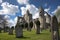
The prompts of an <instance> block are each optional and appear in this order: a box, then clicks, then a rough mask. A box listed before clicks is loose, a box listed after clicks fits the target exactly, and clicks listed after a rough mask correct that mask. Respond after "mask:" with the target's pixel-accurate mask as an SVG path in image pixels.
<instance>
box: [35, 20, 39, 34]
mask: <svg viewBox="0 0 60 40" xmlns="http://www.w3.org/2000/svg"><path fill="white" fill-rule="evenodd" d="M35 24H36V28H37V30H36V33H37V34H40V21H39V20H38V19H36V21H35Z"/></svg>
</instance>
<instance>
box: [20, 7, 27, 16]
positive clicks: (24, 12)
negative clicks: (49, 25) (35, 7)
mask: <svg viewBox="0 0 60 40" xmlns="http://www.w3.org/2000/svg"><path fill="white" fill-rule="evenodd" d="M21 13H22V15H24V14H26V8H25V7H21Z"/></svg>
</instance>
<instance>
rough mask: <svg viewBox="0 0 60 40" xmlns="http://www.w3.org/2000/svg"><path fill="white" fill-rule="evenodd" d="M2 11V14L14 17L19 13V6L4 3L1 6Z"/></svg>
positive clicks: (0, 12) (0, 11)
mask: <svg viewBox="0 0 60 40" xmlns="http://www.w3.org/2000/svg"><path fill="white" fill-rule="evenodd" d="M1 6H2V8H3V9H2V10H0V15H1V14H8V15H14V14H15V13H17V12H18V11H19V9H18V6H16V5H12V4H9V3H8V2H4V3H2V4H1Z"/></svg>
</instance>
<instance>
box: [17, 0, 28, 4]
mask: <svg viewBox="0 0 60 40" xmlns="http://www.w3.org/2000/svg"><path fill="white" fill-rule="evenodd" d="M28 1H29V0H17V2H18V3H19V4H28Z"/></svg>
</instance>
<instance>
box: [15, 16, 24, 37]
mask: <svg viewBox="0 0 60 40" xmlns="http://www.w3.org/2000/svg"><path fill="white" fill-rule="evenodd" d="M23 26H24V25H23V20H22V17H18V21H17V24H16V27H15V32H16V38H21V37H23Z"/></svg>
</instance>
